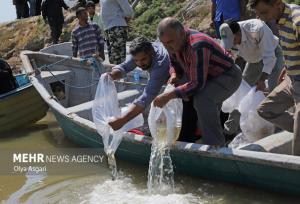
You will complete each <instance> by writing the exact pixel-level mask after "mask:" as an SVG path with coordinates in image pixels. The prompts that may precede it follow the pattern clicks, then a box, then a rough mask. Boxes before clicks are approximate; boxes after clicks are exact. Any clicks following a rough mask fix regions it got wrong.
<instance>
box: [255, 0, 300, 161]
mask: <svg viewBox="0 0 300 204" xmlns="http://www.w3.org/2000/svg"><path fill="white" fill-rule="evenodd" d="M249 7H250V8H252V9H255V11H256V13H257V15H258V16H259V17H260V18H261V19H262V20H265V21H271V20H276V22H277V25H278V28H279V38H280V44H281V47H282V49H283V54H284V58H285V65H286V70H285V71H286V75H285V78H284V81H283V82H282V83H280V84H279V85H278V86H277V87H276V88H275V89H274V90H273V91H272V92H271V93H270V94H269V95H268V96H267V98H266V99H265V100H264V101H263V102H262V103H261V105H260V106H259V108H258V110H257V111H258V114H259V115H260V116H261V117H263V118H264V119H266V120H268V121H270V122H272V123H274V124H275V125H276V126H278V127H280V128H282V129H284V130H287V131H289V132H293V133H294V140H293V154H294V155H298V156H299V155H300V115H299V113H300V51H299V50H300V18H299V16H300V6H298V5H294V4H286V3H284V2H283V1H282V0H249ZM290 107H295V112H294V113H290V112H288V109H289V108H290Z"/></svg>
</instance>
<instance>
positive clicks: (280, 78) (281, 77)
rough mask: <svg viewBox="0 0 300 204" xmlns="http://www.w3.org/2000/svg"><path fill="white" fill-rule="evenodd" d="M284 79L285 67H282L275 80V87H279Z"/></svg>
mask: <svg viewBox="0 0 300 204" xmlns="http://www.w3.org/2000/svg"><path fill="white" fill-rule="evenodd" d="M285 77H286V67H284V68H283V69H282V71H281V73H280V75H279V77H278V80H277V85H279V84H280V83H281V82H283V80H284V79H285Z"/></svg>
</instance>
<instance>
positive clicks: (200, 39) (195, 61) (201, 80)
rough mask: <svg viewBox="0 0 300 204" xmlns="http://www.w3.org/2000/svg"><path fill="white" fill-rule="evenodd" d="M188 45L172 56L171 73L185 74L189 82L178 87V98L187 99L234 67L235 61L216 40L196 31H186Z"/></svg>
mask: <svg viewBox="0 0 300 204" xmlns="http://www.w3.org/2000/svg"><path fill="white" fill-rule="evenodd" d="M185 32H186V35H187V43H186V45H185V47H184V48H183V49H182V51H181V52H178V53H176V54H172V55H170V58H171V68H170V73H171V74H172V73H174V72H175V73H176V74H177V75H178V74H179V75H182V74H185V76H186V77H187V79H188V82H187V83H185V84H183V85H180V86H178V87H176V89H175V92H176V95H177V96H178V97H181V98H187V97H189V96H191V95H193V93H194V91H196V90H197V89H203V88H204V87H205V84H206V81H207V79H208V78H209V77H217V76H219V75H221V74H223V73H224V72H225V71H226V70H228V69H231V67H232V66H233V64H234V63H233V59H232V58H230V57H229V53H228V52H227V51H226V50H225V49H224V48H222V47H221V46H220V45H219V44H218V43H217V42H216V41H215V40H214V39H212V38H211V37H209V36H207V35H205V34H203V33H200V32H198V31H195V30H190V29H188V30H186V31H185Z"/></svg>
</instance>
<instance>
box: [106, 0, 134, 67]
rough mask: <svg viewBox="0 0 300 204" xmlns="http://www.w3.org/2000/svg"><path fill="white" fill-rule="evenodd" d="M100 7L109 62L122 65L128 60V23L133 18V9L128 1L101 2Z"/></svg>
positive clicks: (107, 0) (112, 0)
mask: <svg viewBox="0 0 300 204" xmlns="http://www.w3.org/2000/svg"><path fill="white" fill-rule="evenodd" d="M100 6H101V17H102V20H103V24H104V30H105V38H106V42H107V48H108V56H109V62H110V63H111V64H121V63H122V62H124V61H125V59H126V41H127V35H128V24H127V23H128V21H129V20H130V19H131V18H132V17H133V9H132V7H131V6H130V4H129V2H128V0H101V1H100Z"/></svg>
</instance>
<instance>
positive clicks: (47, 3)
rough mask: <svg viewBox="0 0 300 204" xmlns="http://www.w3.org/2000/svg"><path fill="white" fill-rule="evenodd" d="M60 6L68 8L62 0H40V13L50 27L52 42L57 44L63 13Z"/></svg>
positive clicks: (62, 22)
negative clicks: (41, 0)
mask: <svg viewBox="0 0 300 204" xmlns="http://www.w3.org/2000/svg"><path fill="white" fill-rule="evenodd" d="M62 8H64V9H65V10H68V9H69V7H68V6H67V5H66V3H65V2H64V1H63V0H44V1H43V2H42V15H43V18H44V20H45V22H46V23H48V24H49V26H50V29H51V37H52V42H53V44H57V43H58V41H59V37H60V35H61V33H62V28H63V24H64V15H63V11H62Z"/></svg>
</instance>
